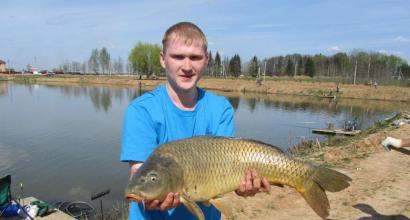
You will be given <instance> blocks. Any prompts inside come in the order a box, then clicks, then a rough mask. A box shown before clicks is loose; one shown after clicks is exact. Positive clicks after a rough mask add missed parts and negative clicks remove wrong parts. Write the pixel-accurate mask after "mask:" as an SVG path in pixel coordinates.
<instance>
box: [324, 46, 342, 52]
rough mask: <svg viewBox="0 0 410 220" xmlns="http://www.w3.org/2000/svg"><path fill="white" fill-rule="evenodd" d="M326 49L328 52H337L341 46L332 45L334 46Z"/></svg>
mask: <svg viewBox="0 0 410 220" xmlns="http://www.w3.org/2000/svg"><path fill="white" fill-rule="evenodd" d="M326 51H328V52H337V51H340V48H339V46H332V47H329V48H327V49H326Z"/></svg>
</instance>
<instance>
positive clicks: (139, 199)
mask: <svg viewBox="0 0 410 220" xmlns="http://www.w3.org/2000/svg"><path fill="white" fill-rule="evenodd" d="M125 199H126V200H127V201H128V202H144V201H145V198H144V197H142V196H141V195H135V194H134V193H125Z"/></svg>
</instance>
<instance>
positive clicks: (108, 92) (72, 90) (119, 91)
mask: <svg viewBox="0 0 410 220" xmlns="http://www.w3.org/2000/svg"><path fill="white" fill-rule="evenodd" d="M45 87H47V88H49V89H58V90H60V91H61V92H62V94H63V95H64V96H65V97H80V96H88V97H89V98H90V101H91V102H92V104H93V106H94V108H95V109H97V110H103V111H104V112H108V110H109V109H110V108H111V107H112V104H113V99H115V100H116V101H119V102H122V101H126V102H130V101H132V100H133V99H135V98H136V97H138V96H140V94H141V90H139V89H134V88H117V87H91V86H87V87H86V86H54V85H45ZM124 99H125V100H124Z"/></svg>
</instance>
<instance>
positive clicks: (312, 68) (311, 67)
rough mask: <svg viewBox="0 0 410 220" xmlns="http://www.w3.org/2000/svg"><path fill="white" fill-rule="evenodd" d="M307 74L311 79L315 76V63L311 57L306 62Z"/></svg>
mask: <svg viewBox="0 0 410 220" xmlns="http://www.w3.org/2000/svg"><path fill="white" fill-rule="evenodd" d="M305 73H306V74H307V75H308V76H310V77H313V76H314V75H315V63H314V62H313V59H312V58H311V57H308V58H307V60H306V64H305Z"/></svg>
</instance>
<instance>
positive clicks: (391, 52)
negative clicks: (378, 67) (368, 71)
mask: <svg viewBox="0 0 410 220" xmlns="http://www.w3.org/2000/svg"><path fill="white" fill-rule="evenodd" d="M379 53H383V54H387V55H389V54H396V55H401V54H403V52H401V51H395V50H379Z"/></svg>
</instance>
